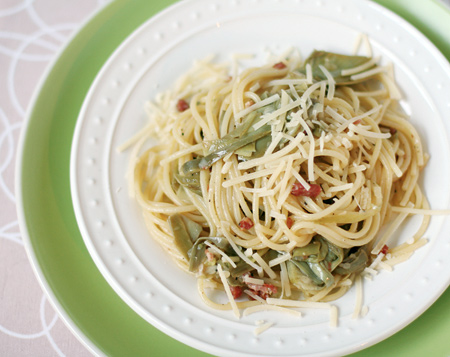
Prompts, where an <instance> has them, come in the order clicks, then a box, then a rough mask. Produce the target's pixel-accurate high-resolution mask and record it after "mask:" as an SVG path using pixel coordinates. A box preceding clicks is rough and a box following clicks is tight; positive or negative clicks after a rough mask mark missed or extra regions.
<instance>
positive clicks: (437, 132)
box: [71, 0, 450, 356]
mask: <svg viewBox="0 0 450 357" xmlns="http://www.w3.org/2000/svg"><path fill="white" fill-rule="evenodd" d="M360 33H366V34H367V35H368V36H369V37H370V40H371V44H372V47H373V50H374V52H375V54H376V55H381V56H382V57H383V60H384V61H386V62H387V61H391V62H393V63H394V65H395V70H396V72H395V73H396V78H397V81H398V83H399V84H400V86H401V89H402V91H403V92H404V95H405V101H404V102H403V105H404V108H405V110H407V112H408V113H409V114H410V115H411V121H412V122H413V123H414V125H415V126H416V128H417V129H418V130H419V132H420V133H421V135H422V137H423V140H424V142H425V144H426V147H427V149H428V152H429V153H430V155H431V159H430V161H429V164H428V166H427V168H426V170H425V172H424V175H423V187H424V189H425V191H426V194H427V196H428V198H429V201H430V203H431V205H432V207H433V208H436V209H444V208H448V207H449V197H450V187H449V185H448V177H449V174H450V172H449V171H450V149H449V140H448V134H449V133H450V123H449V122H448V121H445V120H444V119H445V116H446V115H447V114H446V113H447V112H448V110H449V109H450V99H449V97H448V95H447V93H448V92H449V90H450V68H449V65H448V62H447V61H446V60H445V59H444V57H443V56H442V55H441V54H440V52H439V51H438V50H437V49H436V48H435V47H434V46H433V45H432V44H431V43H430V42H429V41H428V40H427V39H426V38H425V37H424V36H423V35H422V34H420V33H419V32H418V31H417V30H416V29H414V28H413V27H412V26H410V25H409V24H408V23H406V22H405V21H403V20H402V19H401V18H399V17H398V16H396V15H394V14H393V13H391V12H389V11H387V10H386V9H384V8H382V7H380V6H378V5H376V4H374V3H371V2H369V1H361V0H339V1H336V0H297V1H295V0H283V1H281V0H280V1H273V0H252V1H239V0H230V1H226V2H225V1H220V0H187V1H183V2H181V3H178V4H176V5H175V6H172V7H171V8H169V9H168V10H166V11H164V12H162V13H160V14H159V15H158V16H156V17H154V18H152V19H150V20H149V21H148V22H146V23H145V24H144V25H143V26H141V28H139V29H138V30H137V31H136V32H135V33H134V34H132V35H131V36H130V37H129V38H128V39H127V40H126V41H125V42H124V43H123V44H122V46H120V47H119V48H118V49H117V50H116V52H115V53H114V54H113V56H112V57H111V58H110V60H109V61H108V62H107V63H106V65H105V66H104V68H103V69H102V71H101V72H100V73H99V75H98V76H97V79H96V80H95V82H94V84H93V86H92V88H91V90H90V92H89V94H88V95H87V97H86V100H85V103H84V106H83V108H82V111H81V113H80V117H79V121H78V123H77V127H76V132H75V136H74V141H73V148H72V160H71V185H72V195H73V201H74V207H75V211H76V216H77V220H78V223H79V226H80V229H81V232H82V235H83V238H84V240H85V243H86V245H87V247H88V249H89V252H90V254H91V255H92V258H93V259H94V261H95V263H96V264H97V266H98V268H99V269H100V271H101V272H102V274H103V275H104V277H105V278H106V279H107V281H108V282H109V283H110V284H111V286H112V287H113V288H114V289H115V291H116V292H117V293H118V294H119V295H120V296H121V297H122V298H123V299H124V300H125V301H126V302H127V303H128V304H129V305H130V306H131V307H132V308H133V309H134V310H135V311H136V312H137V313H138V314H139V315H141V316H142V317H143V318H145V319H146V320H147V321H149V322H150V323H152V324H153V325H155V326H156V327H158V328H159V329H161V330H163V331H164V332H165V333H167V334H169V335H171V336H173V337H175V338H177V339H178V340H180V341H182V342H184V343H186V344H188V345H191V346H193V347H195V348H198V349H200V350H203V351H206V352H209V353H212V354H216V355H235V354H236V353H237V354H239V355H255V356H294V355H299V354H302V355H311V356H313V355H320V356H325V355H343V354H348V353H351V352H355V351H358V350H361V349H363V348H366V347H368V346H370V345H372V344H374V343H376V342H378V341H381V340H382V339H384V338H386V337H388V336H390V335H392V334H393V333H395V332H397V331H398V330H400V329H401V328H402V327H404V326H406V325H407V324H408V323H409V322H411V321H412V320H413V319H415V318H416V317H417V316H419V315H420V314H421V313H422V312H423V311H425V310H426V309H427V308H428V307H429V306H430V305H431V304H432V303H433V302H434V301H435V300H436V299H437V298H438V296H439V295H440V294H441V293H442V292H443V291H444V290H445V289H446V288H447V286H448V285H449V281H450V260H449V259H448V256H449V254H450V238H449V235H448V234H447V233H448V232H449V231H450V222H449V220H445V219H444V218H443V217H433V218H432V222H431V225H430V227H429V229H428V230H427V232H426V237H427V238H428V239H429V240H430V242H429V244H427V245H426V246H425V247H424V248H422V249H421V250H420V251H419V252H417V253H416V254H414V256H413V257H412V258H411V259H410V260H409V261H408V262H406V263H404V264H402V265H400V266H398V267H396V268H395V270H394V272H393V273H381V274H379V275H378V276H377V277H376V278H375V279H374V281H372V282H369V283H365V286H364V291H365V294H364V305H366V306H368V307H369V312H368V314H367V315H366V316H365V317H363V318H360V319H357V320H353V319H352V318H351V314H352V311H353V306H354V300H355V294H354V291H353V289H352V290H351V291H350V292H349V293H348V294H347V295H346V296H345V297H343V298H342V299H340V300H339V301H337V302H336V305H337V306H338V308H339V326H338V327H337V328H330V327H329V315H328V312H327V311H320V310H319V311H317V310H311V311H305V312H304V316H303V317H302V318H301V319H298V318H293V317H289V316H278V315H276V314H273V313H265V314H255V315H250V316H247V317H245V318H241V319H240V320H236V319H235V317H234V315H233V314H232V313H231V312H221V311H215V310H212V309H210V308H208V307H206V306H204V305H203V303H202V302H201V301H200V298H199V296H198V294H197V290H196V281H195V279H194V278H192V277H190V276H188V275H186V274H185V273H184V272H182V271H180V270H179V269H178V268H177V267H176V266H175V264H174V263H172V261H171V260H170V258H169V257H168V255H166V254H165V252H164V251H163V250H162V249H161V248H160V247H159V246H158V245H157V244H156V243H155V242H153V240H152V239H151V237H150V236H149V233H148V232H147V230H146V228H145V226H144V224H143V222H142V220H141V213H140V211H139V209H138V207H137V205H136V204H135V202H133V201H132V200H130V198H129V197H128V192H127V182H126V178H125V171H126V168H127V165H128V156H127V154H126V153H125V154H124V153H122V154H119V153H118V152H117V151H116V148H117V147H118V146H119V145H120V144H122V143H123V142H125V141H126V140H127V139H128V138H130V137H131V136H132V135H133V134H134V133H136V132H137V131H138V130H139V129H140V128H142V127H143V126H144V125H145V123H146V115H145V113H144V109H143V108H144V103H145V101H147V100H149V99H152V98H153V97H154V96H155V95H156V94H157V93H158V92H160V91H161V90H164V89H165V88H168V87H170V85H171V84H172V83H173V81H174V80H175V79H176V78H177V77H179V76H180V75H181V74H183V73H184V72H185V71H186V70H187V69H188V68H189V67H190V66H191V64H192V62H193V61H194V60H195V59H201V58H204V57H205V56H207V55H209V54H216V55H217V56H218V59H225V58H228V56H229V55H230V54H231V53H236V52H241V53H251V54H254V55H255V60H254V61H255V63H258V62H259V63H261V64H262V63H263V61H264V59H265V56H266V54H267V52H268V51H271V52H275V53H280V52H282V51H284V50H286V49H287V48H290V47H297V48H299V49H300V51H301V53H302V54H303V55H305V56H306V55H308V54H309V53H310V52H311V51H312V50H313V49H324V50H328V51H337V52H342V53H351V52H352V50H353V45H354V41H355V40H356V38H357V37H358V36H359V34H360ZM416 225H417V221H416V220H414V219H412V220H411V221H410V222H409V223H408V224H407V225H405V226H404V227H402V230H401V232H399V233H398V239H399V240H405V239H407V238H408V234H409V232H410V231H411V229H412V228H413V227H414V226H416ZM260 319H265V320H268V321H273V322H275V325H274V326H273V327H272V328H271V329H269V330H268V331H266V332H264V333H263V334H262V335H260V336H258V337H255V336H254V333H253V332H254V329H255V321H256V320H260Z"/></svg>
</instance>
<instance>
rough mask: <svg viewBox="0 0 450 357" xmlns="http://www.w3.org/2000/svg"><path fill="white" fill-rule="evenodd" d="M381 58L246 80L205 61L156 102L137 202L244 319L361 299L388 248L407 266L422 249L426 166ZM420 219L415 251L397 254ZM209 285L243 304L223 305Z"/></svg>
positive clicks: (294, 67) (313, 65) (186, 263)
mask: <svg viewBox="0 0 450 357" xmlns="http://www.w3.org/2000/svg"><path fill="white" fill-rule="evenodd" d="M378 61H379V58H373V57H363V56H346V55H341V54H335V53H329V52H323V51H315V52H313V53H312V54H311V55H310V56H309V57H308V58H307V59H306V60H305V61H302V60H301V58H300V56H299V55H297V54H296V53H295V52H292V53H290V54H289V55H288V56H287V57H286V58H283V59H282V60H278V61H275V62H273V63H268V64H266V65H263V66H261V67H252V68H248V69H245V70H243V71H241V72H240V73H238V74H237V75H234V76H233V77H231V76H230V73H234V72H233V69H234V68H235V66H232V65H227V64H217V63H214V62H212V61H211V60H205V61H198V62H196V63H195V64H194V66H193V68H192V69H190V70H189V71H188V72H187V73H186V74H185V75H184V76H183V77H182V78H181V79H180V80H179V81H178V82H177V83H176V84H175V86H174V87H173V88H172V89H171V90H168V91H166V92H164V93H161V94H160V95H159V96H158V97H157V98H156V99H155V101H154V102H153V103H149V104H148V107H147V109H148V113H149V116H150V124H149V125H148V126H146V128H145V129H143V131H142V132H141V133H139V134H138V135H137V136H136V140H135V141H134V143H132V145H134V149H133V150H132V153H133V154H132V158H131V160H130V170H129V176H130V177H129V181H130V188H131V194H132V195H133V197H135V199H136V201H137V202H138V203H139V204H140V205H141V207H142V211H143V213H144V218H145V221H146V223H147V226H148V229H149V231H150V235H151V236H152V237H153V238H154V239H156V240H157V241H158V242H159V243H160V244H161V245H162V246H163V247H164V248H165V249H166V250H167V251H168V252H169V254H171V256H172V258H173V260H174V261H176V262H177V264H178V265H179V266H180V267H181V268H182V269H184V270H185V271H187V272H190V273H191V274H194V275H196V276H197V277H198V279H199V283H198V287H199V291H200V295H201V297H202V299H203V300H204V301H205V303H206V304H208V305H209V306H211V307H214V308H218V309H233V310H234V313H235V314H236V315H237V316H238V315H239V313H238V310H237V309H239V308H244V307H249V306H255V305H258V304H261V303H262V304H264V303H266V301H267V299H268V301H270V303H271V304H276V303H277V302H279V303H280V306H294V307H295V306H297V307H299V306H320V307H322V306H324V307H327V308H330V306H331V305H329V304H328V302H329V301H332V300H335V299H337V298H339V297H341V296H342V295H344V294H345V293H346V292H347V290H348V289H349V288H350V287H351V286H352V285H353V282H354V281H355V280H357V281H358V287H359V289H361V283H362V282H361V280H360V279H361V277H360V274H361V272H363V271H364V269H366V268H368V267H369V266H370V271H372V270H373V269H376V268H377V266H378V261H376V264H375V263H374V265H373V267H372V266H371V264H372V263H373V262H375V259H378V260H379V261H382V263H383V264H381V265H380V266H381V267H382V266H383V265H384V266H385V267H387V266H389V267H390V266H391V265H392V264H393V263H394V261H393V262H392V264H391V263H389V262H388V259H387V257H389V256H390V255H389V251H391V250H392V252H393V253H394V254H393V257H394V259H395V260H396V261H398V260H399V259H400V258H399V257H404V256H406V255H407V254H409V253H411V251H412V250H413V249H415V248H416V247H419V246H421V245H423V244H422V243H423V242H424V240H423V239H422V238H421V236H422V234H423V233H424V231H425V229H426V226H427V224H428V221H429V217H427V215H429V214H431V213H432V211H431V210H429V207H428V203H427V201H426V198H425V197H424V195H423V194H422V192H421V190H420V188H419V186H418V179H419V174H420V171H421V169H422V168H423V167H424V165H425V163H426V161H427V156H426V154H425V153H424V151H425V150H424V148H423V146H422V143H421V140H420V137H419V135H418V133H417V131H416V130H415V129H414V127H413V126H412V125H411V124H410V122H409V121H408V118H407V117H406V116H405V114H404V113H403V112H402V110H401V108H400V106H399V104H398V99H399V98H398V95H399V93H400V92H399V90H398V89H397V88H396V85H395V81H394V79H393V78H392V77H391V71H390V70H389V66H380V65H378ZM155 138H156V139H157V141H158V143H159V144H158V145H153V146H152V145H150V144H149V143H151V142H152V140H153V141H154V140H155ZM420 213H423V214H424V219H423V224H422V226H421V227H420V229H419V231H418V234H416V235H415V236H414V238H413V244H412V245H411V244H406V245H405V244H404V245H402V246H400V247H398V248H394V247H391V248H389V247H388V246H387V245H389V239H390V236H391V235H392V234H393V232H394V231H395V230H396V228H397V227H398V226H399V225H400V224H401V223H402V222H403V220H404V219H406V218H407V217H408V216H409V215H411V214H420ZM391 222H392V223H391ZM388 223H389V224H391V226H390V228H389V226H388V228H387V229H386V230H385V233H384V234H383V235H381V238H380V234H379V233H380V229H381V228H382V227H383V226H385V225H387V224H388ZM380 254H382V256H381V255H380ZM377 257H378V258H377ZM386 262H387V263H386ZM386 264H388V265H386ZM207 282H210V283H214V284H209V286H214V288H217V289H223V290H224V291H225V292H226V294H227V296H228V299H229V300H230V301H229V302H228V303H226V304H223V303H219V302H215V301H212V300H211V299H210V298H209V297H208V294H207V288H206V286H207V284H206V283H207ZM244 291H246V292H247V294H244V295H242V297H240V296H241V293H242V292H244ZM247 295H248V296H250V297H253V298H254V300H253V301H248V300H246V299H247V297H246V296H247ZM358 299H359V300H358V301H359V303H358V306H357V310H355V311H356V312H355V316H356V315H358V313H359V310H360V309H361V298H360V297H359V298H358ZM235 300H236V301H235ZM286 301H293V303H292V304H290V303H286ZM296 301H297V302H296ZM302 301H303V302H304V303H299V302H302ZM308 304H309V305H308ZM319 304H322V305H319ZM253 310H255V311H257V309H256V308H253ZM253 310H252V311H253ZM261 310H264V309H261ZM331 314H332V316H335V315H336V314H337V310H336V307H333V308H332V311H331ZM333 325H336V322H334V323H333Z"/></svg>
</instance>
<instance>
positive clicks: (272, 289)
mask: <svg viewBox="0 0 450 357" xmlns="http://www.w3.org/2000/svg"><path fill="white" fill-rule="evenodd" d="M247 286H248V287H249V289H250V291H251V292H252V293H253V294H255V295H257V296H259V297H261V298H263V299H264V300H265V299H267V298H268V297H270V296H271V295H272V294H276V293H277V287H276V286H274V285H272V284H263V285H258V284H252V283H248V284H247Z"/></svg>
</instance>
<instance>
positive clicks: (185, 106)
mask: <svg viewBox="0 0 450 357" xmlns="http://www.w3.org/2000/svg"><path fill="white" fill-rule="evenodd" d="M186 109H189V104H188V102H186V101H185V100H184V99H179V100H178V102H177V110H178V111H179V112H184V111H185V110H186Z"/></svg>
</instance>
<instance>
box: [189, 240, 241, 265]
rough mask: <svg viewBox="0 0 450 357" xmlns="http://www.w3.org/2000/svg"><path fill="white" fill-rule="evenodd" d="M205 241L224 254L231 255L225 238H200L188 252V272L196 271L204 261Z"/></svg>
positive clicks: (230, 249)
mask: <svg viewBox="0 0 450 357" xmlns="http://www.w3.org/2000/svg"><path fill="white" fill-rule="evenodd" d="M206 241H209V242H211V243H213V244H214V245H215V246H216V247H217V248H219V249H221V250H223V251H224V252H225V253H227V254H228V253H232V248H231V247H230V244H229V243H228V241H227V239H226V238H223V237H202V238H198V239H197V240H196V241H195V244H194V245H193V246H192V248H191V249H189V251H188V256H189V271H191V272H195V271H197V270H198V267H199V266H200V264H202V263H203V262H204V261H205V259H206V252H205V251H206V248H207V245H206V244H205V242H206Z"/></svg>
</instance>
